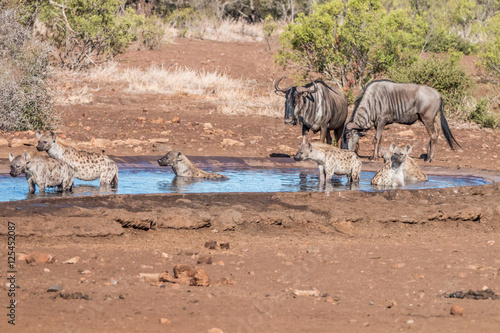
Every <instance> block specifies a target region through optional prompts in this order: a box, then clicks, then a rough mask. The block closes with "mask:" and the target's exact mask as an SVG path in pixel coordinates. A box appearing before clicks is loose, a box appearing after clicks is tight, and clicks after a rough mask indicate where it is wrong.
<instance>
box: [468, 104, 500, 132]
mask: <svg viewBox="0 0 500 333" xmlns="http://www.w3.org/2000/svg"><path fill="white" fill-rule="evenodd" d="M490 109H491V100H490V99H489V98H487V97H485V98H482V99H480V100H479V101H478V102H477V104H476V107H475V109H474V110H473V111H472V112H471V113H470V115H469V120H472V121H474V122H476V123H478V124H480V125H482V126H483V127H488V128H496V127H498V126H499V125H500V120H499V119H498V117H496V116H495V115H494V114H492V113H491V112H490V111H489V110H490Z"/></svg>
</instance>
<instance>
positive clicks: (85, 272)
mask: <svg viewBox="0 0 500 333" xmlns="http://www.w3.org/2000/svg"><path fill="white" fill-rule="evenodd" d="M80 274H82V275H91V274H92V271H91V270H88V269H86V270H83V271H81V272H80Z"/></svg>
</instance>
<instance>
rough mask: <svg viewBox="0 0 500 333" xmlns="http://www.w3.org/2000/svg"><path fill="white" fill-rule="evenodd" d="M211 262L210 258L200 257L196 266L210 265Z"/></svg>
mask: <svg viewBox="0 0 500 333" xmlns="http://www.w3.org/2000/svg"><path fill="white" fill-rule="evenodd" d="M212 262H213V259H212V256H200V257H199V258H198V262H197V264H198V265H211V264H212Z"/></svg>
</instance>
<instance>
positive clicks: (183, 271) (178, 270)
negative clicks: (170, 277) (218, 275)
mask: <svg viewBox="0 0 500 333" xmlns="http://www.w3.org/2000/svg"><path fill="white" fill-rule="evenodd" d="M194 275H195V270H194V268H193V267H192V266H191V265H187V264H175V265H174V277H175V278H177V279H178V278H180V277H183V276H185V277H193V276H194Z"/></svg>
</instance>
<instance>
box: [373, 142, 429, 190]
mask: <svg viewBox="0 0 500 333" xmlns="http://www.w3.org/2000/svg"><path fill="white" fill-rule="evenodd" d="M393 145H394V146H395V144H394V143H393V144H391V147H393ZM389 149H390V147H389ZM393 149H395V148H393ZM382 151H383V155H382V157H383V158H384V164H388V163H389V164H390V163H391V158H392V154H391V153H390V151H386V150H385V148H383V149H382ZM403 173H404V175H405V183H416V182H426V181H427V180H428V179H427V175H426V174H425V173H424V172H423V171H422V169H421V168H420V166H419V165H418V163H417V162H416V161H415V160H414V159H413V158H411V157H410V156H408V157H407V158H406V162H405V164H404V169H403Z"/></svg>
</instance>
